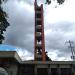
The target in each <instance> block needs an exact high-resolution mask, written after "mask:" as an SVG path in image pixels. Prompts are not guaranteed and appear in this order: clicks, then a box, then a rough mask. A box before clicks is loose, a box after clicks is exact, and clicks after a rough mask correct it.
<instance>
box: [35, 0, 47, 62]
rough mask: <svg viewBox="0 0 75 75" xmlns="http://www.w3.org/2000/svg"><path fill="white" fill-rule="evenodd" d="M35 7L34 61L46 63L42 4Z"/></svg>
mask: <svg viewBox="0 0 75 75" xmlns="http://www.w3.org/2000/svg"><path fill="white" fill-rule="evenodd" d="M34 6H35V8H34V9H35V33H34V34H35V35H34V60H35V61H46V52H45V42H44V17H43V4H41V5H40V6H38V5H37V0H35V3H34Z"/></svg>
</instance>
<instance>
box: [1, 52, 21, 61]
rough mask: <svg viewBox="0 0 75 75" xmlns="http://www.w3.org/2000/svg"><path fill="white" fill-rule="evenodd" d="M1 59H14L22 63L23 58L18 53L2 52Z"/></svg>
mask: <svg viewBox="0 0 75 75" xmlns="http://www.w3.org/2000/svg"><path fill="white" fill-rule="evenodd" d="M0 58H13V59H15V60H16V61H18V62H21V58H20V57H19V55H18V53H17V52H16V51H0Z"/></svg>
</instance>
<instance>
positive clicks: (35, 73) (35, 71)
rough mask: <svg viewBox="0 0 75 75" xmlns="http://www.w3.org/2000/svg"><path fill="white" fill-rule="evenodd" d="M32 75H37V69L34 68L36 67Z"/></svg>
mask: <svg viewBox="0 0 75 75" xmlns="http://www.w3.org/2000/svg"><path fill="white" fill-rule="evenodd" d="M34 75H37V67H36V65H35V67H34Z"/></svg>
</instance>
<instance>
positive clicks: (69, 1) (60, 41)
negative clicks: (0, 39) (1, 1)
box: [5, 0, 75, 61]
mask: <svg viewBox="0 0 75 75" xmlns="http://www.w3.org/2000/svg"><path fill="white" fill-rule="evenodd" d="M38 1H40V0H38ZM38 3H40V2H38ZM56 5H57V4H56V3H54V4H53V3H52V4H51V5H44V21H45V22H44V23H45V41H46V50H47V51H48V55H49V57H51V59H52V60H58V61H59V60H70V55H71V52H70V51H68V54H67V56H66V55H64V53H66V52H67V50H66V49H65V45H64V43H65V40H72V41H75V39H74V38H75V10H74V7H75V0H66V2H65V3H64V4H63V5H61V6H57V8H54V7H56ZM5 10H6V11H7V13H8V15H9V22H10V27H8V29H7V32H6V34H5V36H6V40H5V43H6V44H11V45H15V46H18V47H20V48H18V54H19V55H20V56H21V57H22V59H23V60H28V59H33V52H34V51H33V50H34V47H33V44H34V38H33V37H34V5H33V3H32V1H31V0H26V1H24V2H23V0H22V1H21V2H18V1H17V0H14V2H13V0H9V2H8V3H7V4H6V8H5ZM66 57H68V58H66Z"/></svg>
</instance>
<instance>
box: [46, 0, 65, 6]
mask: <svg viewBox="0 0 75 75" xmlns="http://www.w3.org/2000/svg"><path fill="white" fill-rule="evenodd" d="M54 1H57V3H58V4H59V5H60V4H63V3H64V1H65V0H54ZM46 4H51V0H46Z"/></svg>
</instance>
